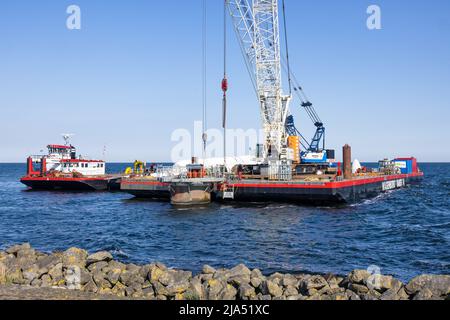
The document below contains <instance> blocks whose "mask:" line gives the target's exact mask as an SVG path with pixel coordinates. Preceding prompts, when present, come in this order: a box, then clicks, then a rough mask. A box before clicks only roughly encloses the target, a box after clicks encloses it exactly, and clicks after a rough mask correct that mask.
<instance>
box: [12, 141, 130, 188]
mask: <svg viewBox="0 0 450 320" xmlns="http://www.w3.org/2000/svg"><path fill="white" fill-rule="evenodd" d="M64 139H65V140H66V144H65V145H48V146H47V149H48V154H47V155H38V156H36V155H34V156H29V157H28V159H27V175H26V176H25V177H22V178H21V179H20V182H22V183H23V184H24V185H26V186H28V187H29V188H31V189H44V190H84V191H102V190H114V189H119V188H120V179H121V178H122V176H121V175H108V174H106V163H105V161H103V160H88V159H85V158H83V157H81V156H78V157H77V152H76V148H75V147H74V146H72V145H71V144H69V143H68V136H64Z"/></svg>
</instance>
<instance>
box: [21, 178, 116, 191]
mask: <svg viewBox="0 0 450 320" xmlns="http://www.w3.org/2000/svg"><path fill="white" fill-rule="evenodd" d="M115 180H116V179H110V178H49V177H24V178H22V179H21V180H20V182H22V183H23V184H24V185H26V186H27V187H29V188H31V189H34V190H65V191H71V190H73V191H106V190H112V189H114V185H116V184H117V182H116V181H115Z"/></svg>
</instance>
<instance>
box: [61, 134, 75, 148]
mask: <svg viewBox="0 0 450 320" xmlns="http://www.w3.org/2000/svg"><path fill="white" fill-rule="evenodd" d="M61 135H62V137H63V139H64V143H65V144H64V145H65V146H70V138H72V137H73V136H74V135H75V134H73V133H62V134H61Z"/></svg>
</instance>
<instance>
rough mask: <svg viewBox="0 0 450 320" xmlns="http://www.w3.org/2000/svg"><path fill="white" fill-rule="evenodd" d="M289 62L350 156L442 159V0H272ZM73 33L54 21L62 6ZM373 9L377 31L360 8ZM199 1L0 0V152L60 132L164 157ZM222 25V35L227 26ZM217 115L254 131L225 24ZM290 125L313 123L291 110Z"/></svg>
mask: <svg viewBox="0 0 450 320" xmlns="http://www.w3.org/2000/svg"><path fill="white" fill-rule="evenodd" d="M208 2H209V4H208V12H209V13H208V15H209V16H208V19H209V22H208V43H209V44H208V100H209V125H210V126H213V127H216V128H220V123H221V122H220V121H221V120H220V117H221V116H220V108H221V101H220V99H221V91H220V80H221V73H222V70H221V69H222V66H221V64H222V44H221V43H222V40H221V39H222V1H221V0H209V1H208ZM286 2H287V7H288V10H289V12H288V25H289V32H290V47H291V48H290V49H291V52H290V53H291V60H292V67H293V69H294V72H295V73H296V75H297V77H298V78H299V79H300V81H301V82H302V85H303V86H304V88H305V90H306V92H307V94H308V95H309V97H310V98H311V100H312V101H313V102H314V104H315V106H316V108H317V110H318V112H319V114H320V115H321V117H322V118H323V120H324V121H325V124H326V127H327V130H328V147H335V148H336V149H340V148H341V146H342V145H343V144H345V143H349V144H351V145H352V146H353V150H354V155H355V157H357V158H359V159H360V160H378V159H379V158H382V157H394V156H410V155H415V156H417V157H418V158H419V160H421V161H450V148H449V142H448V141H449V129H448V126H449V123H450V1H448V0H433V1H425V0H417V1H411V0H395V1H392V0H372V1H365V0H352V1H344V0H342V1H335V0H314V1H313V0H286ZM70 4H77V5H79V6H80V7H81V10H82V30H80V31H69V30H68V29H67V28H66V18H67V14H66V8H67V6H68V5H70ZM370 4H378V5H379V6H380V7H381V9H382V26H383V29H382V30H380V31H369V30H368V29H367V28H366V19H367V14H366V9H367V7H368V5H370ZM201 17H202V16H201V0H191V1H181V0H172V1H151V0H132V1H119V0H115V1H106V0H72V1H65V0H54V1H50V0H41V1H35V0H29V1H24V0H4V1H2V2H1V4H0V111H1V114H0V161H2V162H18V161H20V162H22V161H24V159H25V157H26V156H27V155H28V154H30V153H37V152H39V150H41V149H42V148H43V147H45V145H46V144H48V143H59V142H61V138H60V134H61V133H65V132H70V133H76V134H77V135H76V137H75V138H74V140H73V142H74V143H75V144H76V145H77V146H79V148H80V151H81V152H82V154H86V155H89V156H91V157H101V156H102V151H103V146H104V145H106V146H107V160H109V161H133V160H135V159H143V160H144V159H145V160H148V161H165V160H169V158H170V151H171V147H172V146H173V144H172V143H171V141H170V135H171V132H172V131H173V130H174V129H177V128H192V125H193V121H194V120H200V119H201V117H202V114H201V102H202V100H201V79H202V78H201V63H202V60H201V50H202V46H201V43H202V42H201ZM230 31H231V30H230ZM229 43H230V52H229V76H230V83H231V84H230V85H231V88H230V102H229V104H230V116H229V117H230V123H229V125H230V126H231V127H235V128H244V129H246V128H257V127H259V119H260V117H259V113H258V105H257V103H256V98H255V95H254V92H253V91H252V87H251V85H250V81H249V77H248V75H247V72H246V70H245V68H244V64H243V60H242V57H241V55H240V51H239V49H238V46H237V41H236V38H235V36H234V33H232V32H230V33H229ZM293 110H294V114H295V115H296V118H297V122H298V126H299V127H300V128H301V129H302V130H304V131H305V134H306V135H307V136H311V135H312V133H313V128H312V127H311V125H310V124H309V120H308V119H307V117H306V116H305V114H304V113H303V111H299V109H297V108H296V107H295V106H293Z"/></svg>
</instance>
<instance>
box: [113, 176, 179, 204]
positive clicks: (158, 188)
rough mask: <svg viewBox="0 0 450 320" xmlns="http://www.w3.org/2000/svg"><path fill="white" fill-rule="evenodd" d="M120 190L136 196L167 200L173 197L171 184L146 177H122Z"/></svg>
mask: <svg viewBox="0 0 450 320" xmlns="http://www.w3.org/2000/svg"><path fill="white" fill-rule="evenodd" d="M120 190H121V191H123V192H126V193H129V194H131V195H133V196H135V197H136V198H143V199H156V200H167V201H169V200H170V198H171V193H170V184H169V183H163V182H159V181H149V180H145V179H142V180H140V179H122V181H121V183H120Z"/></svg>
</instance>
